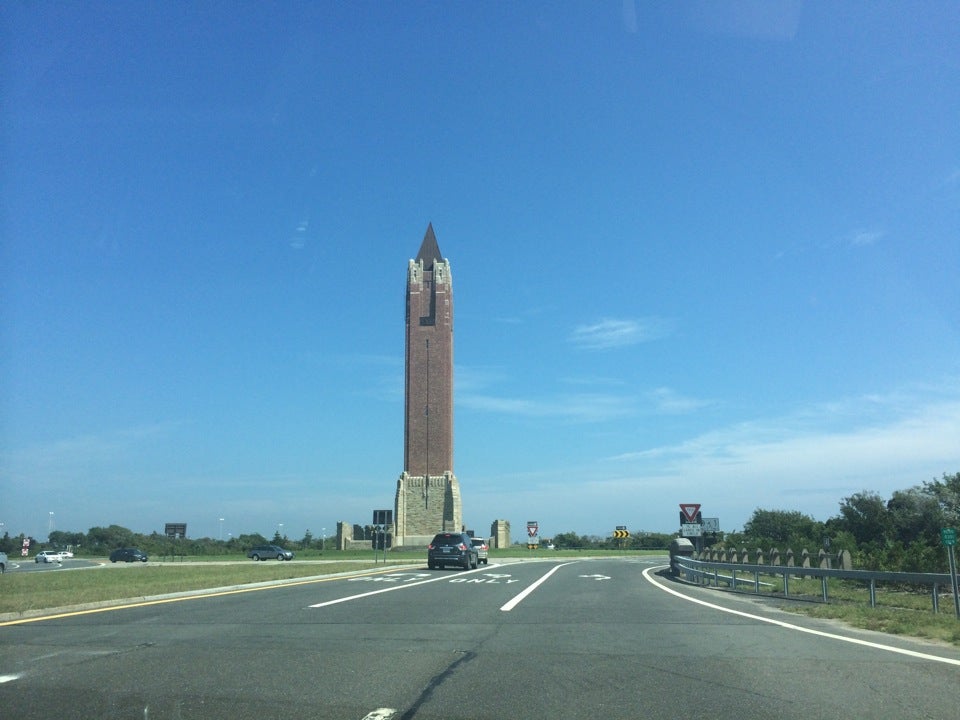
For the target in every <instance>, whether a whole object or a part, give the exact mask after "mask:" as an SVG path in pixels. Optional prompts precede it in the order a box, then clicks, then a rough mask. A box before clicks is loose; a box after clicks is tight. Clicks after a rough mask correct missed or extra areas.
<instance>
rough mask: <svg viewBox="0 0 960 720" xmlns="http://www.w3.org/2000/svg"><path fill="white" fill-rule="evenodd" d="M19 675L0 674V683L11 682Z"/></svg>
mask: <svg viewBox="0 0 960 720" xmlns="http://www.w3.org/2000/svg"><path fill="white" fill-rule="evenodd" d="M19 678H20V676H19V675H0V683H8V682H13V681H14V680H17V679H19Z"/></svg>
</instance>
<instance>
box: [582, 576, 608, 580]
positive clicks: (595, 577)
mask: <svg viewBox="0 0 960 720" xmlns="http://www.w3.org/2000/svg"><path fill="white" fill-rule="evenodd" d="M580 577H582V578H593V579H594V580H609V579H610V576H609V575H581V576H580Z"/></svg>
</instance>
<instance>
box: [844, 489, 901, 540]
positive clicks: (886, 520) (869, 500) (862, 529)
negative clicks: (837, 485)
mask: <svg viewBox="0 0 960 720" xmlns="http://www.w3.org/2000/svg"><path fill="white" fill-rule="evenodd" d="M832 527H834V528H835V529H837V530H841V531H847V532H849V533H850V534H852V535H853V537H854V539H855V540H856V541H857V545H863V544H865V543H871V542H874V543H883V542H885V541H886V539H887V538H888V537H889V535H890V530H891V522H890V513H889V511H888V510H887V503H886V502H885V501H884V499H883V498H882V497H880V495H878V494H877V493H875V492H872V491H869V490H864V491H863V492H859V493H854V494H853V495H851V496H850V497H846V498H844V499H843V501H842V502H841V503H840V518H838V521H837V522H836V523H834V524H833V525H832Z"/></svg>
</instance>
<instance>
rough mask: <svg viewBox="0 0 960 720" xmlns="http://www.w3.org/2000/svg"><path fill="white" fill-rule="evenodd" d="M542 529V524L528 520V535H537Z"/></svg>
mask: <svg viewBox="0 0 960 720" xmlns="http://www.w3.org/2000/svg"><path fill="white" fill-rule="evenodd" d="M539 531H540V526H539V525H538V524H537V523H536V522H534V521H533V520H528V521H527V535H529V536H530V537H536V536H537V533H538V532H539Z"/></svg>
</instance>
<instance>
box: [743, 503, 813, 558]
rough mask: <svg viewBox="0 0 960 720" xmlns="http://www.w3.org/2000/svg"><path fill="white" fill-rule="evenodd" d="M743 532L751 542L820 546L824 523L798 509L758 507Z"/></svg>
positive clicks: (783, 545) (784, 545)
mask: <svg viewBox="0 0 960 720" xmlns="http://www.w3.org/2000/svg"><path fill="white" fill-rule="evenodd" d="M743 534H744V535H745V536H746V537H747V538H748V539H749V541H750V542H751V543H761V544H772V545H777V546H780V547H789V546H794V545H796V546H797V547H796V548H794V549H796V550H798V551H799V549H800V548H801V547H806V546H810V547H819V545H820V539H821V538H822V537H823V523H821V522H817V521H816V520H814V519H813V518H812V517H810V516H809V515H804V514H803V513H801V512H798V511H796V510H792V511H788V510H761V509H759V508H758V509H756V510H754V511H753V515H751V516H750V519H749V520H748V521H747V522H746V523H744V526H743Z"/></svg>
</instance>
